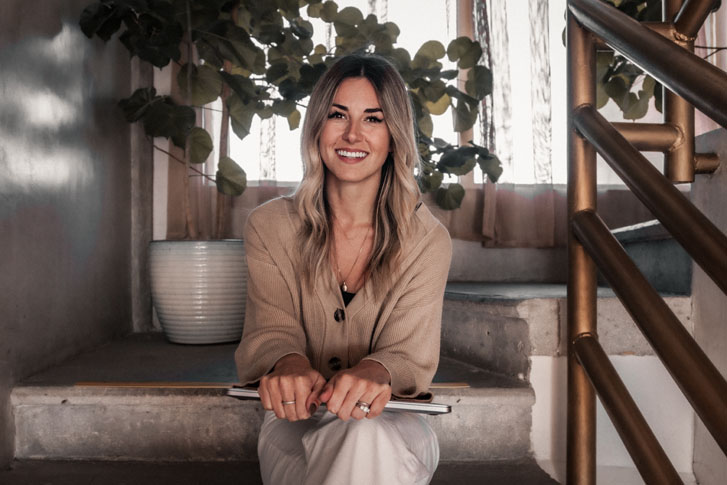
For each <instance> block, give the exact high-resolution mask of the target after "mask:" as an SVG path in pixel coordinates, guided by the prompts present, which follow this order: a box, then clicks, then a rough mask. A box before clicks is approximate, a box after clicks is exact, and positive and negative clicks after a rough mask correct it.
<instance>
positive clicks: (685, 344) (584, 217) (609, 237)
mask: <svg viewBox="0 0 727 485" xmlns="http://www.w3.org/2000/svg"><path fill="white" fill-rule="evenodd" d="M573 231H574V232H575V234H576V237H578V240H579V241H580V242H581V243H582V244H583V246H584V247H585V248H586V250H587V251H588V254H590V256H591V257H592V258H593V260H594V261H595V262H596V266H598V268H599V269H600V270H601V271H602V272H603V275H604V276H605V278H606V280H608V283H609V284H610V285H611V288H613V291H614V292H615V293H616V295H617V296H618V297H619V299H620V300H621V302H622V303H623V304H624V306H625V307H626V310H628V312H629V314H630V315H631V317H632V318H633V320H634V322H636V324H637V326H638V327H639V329H640V330H641V332H642V333H643V334H644V337H646V340H648V341H649V343H650V344H651V346H652V347H653V349H654V351H655V352H656V354H657V355H658V356H659V358H660V359H661V361H662V362H663V363H664V366H665V367H666V368H667V370H668V371H669V373H670V374H671V375H672V377H673V378H674V381H675V382H676V383H677V385H678V386H679V388H680V389H681V390H682V392H683V393H684V395H685V396H686V398H687V399H688V400H689V402H690V403H691V404H692V407H693V408H694V410H695V411H696V413H697V415H698V416H699V417H700V418H701V419H702V421H703V422H704V425H705V426H706V428H707V429H708V430H709V432H710V433H711V434H712V436H713V437H714V439H715V440H716V441H717V443H718V444H719V446H720V447H721V448H722V450H723V451H724V452H725V453H726V454H727V412H725V410H727V381H725V379H724V377H722V375H721V374H720V373H719V371H718V370H717V368H716V367H715V366H714V364H712V361H710V360H709V358H708V357H707V355H706V354H705V353H704V351H703V350H702V349H701V347H700V346H699V344H697V342H696V341H695V340H694V338H693V337H692V336H691V335H689V332H687V330H686V329H685V328H684V326H683V325H682V324H681V323H680V322H679V319H678V318H677V317H676V316H675V315H674V313H673V312H672V311H671V310H670V309H669V307H668V306H667V304H666V303H665V302H664V299H663V298H661V297H660V296H659V294H658V293H657V292H656V290H655V289H654V288H653V287H652V286H651V285H650V284H649V282H648V281H647V280H646V278H645V277H644V275H642V274H641V272H640V271H639V269H638V268H637V267H636V265H635V264H634V262H633V261H632V260H631V258H629V256H628V255H627V254H626V251H625V250H624V249H623V248H622V247H621V245H620V244H619V242H618V241H617V240H616V238H615V237H614V236H613V234H611V231H609V229H608V227H606V224H604V223H603V221H602V220H601V219H600V217H598V215H597V214H596V213H595V212H593V211H582V212H579V213H578V214H576V215H575V217H574V218H573Z"/></svg>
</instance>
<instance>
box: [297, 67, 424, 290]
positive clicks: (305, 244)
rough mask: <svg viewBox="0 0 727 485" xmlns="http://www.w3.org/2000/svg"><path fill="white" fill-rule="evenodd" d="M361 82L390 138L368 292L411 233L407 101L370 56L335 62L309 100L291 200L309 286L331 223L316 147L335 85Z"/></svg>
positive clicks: (325, 260) (325, 254) (387, 70)
mask: <svg viewBox="0 0 727 485" xmlns="http://www.w3.org/2000/svg"><path fill="white" fill-rule="evenodd" d="M360 77H363V78H366V79H367V80H368V81H369V82H370V83H371V84H372V86H373V87H374V90H375V91H376V96H377V97H378V99H379V104H380V106H381V109H382V111H383V113H384V120H385V122H386V126H387V128H388V129H389V134H390V136H391V142H390V149H391V153H390V154H389V157H388V158H387V159H386V162H385V163H384V165H383V167H382V169H381V170H382V174H381V184H380V186H379V192H378V194H377V197H376V203H375V207H374V215H373V226H374V243H373V249H372V250H371V257H370V258H369V261H368V266H367V268H366V271H365V272H364V275H365V277H369V278H371V279H372V280H373V283H374V288H379V289H383V288H385V287H386V286H388V285H386V283H388V282H389V281H390V279H391V274H392V268H393V265H394V263H395V262H396V260H397V259H398V258H399V256H400V255H401V248H402V241H403V240H404V238H405V237H406V235H407V234H408V233H409V231H410V230H411V224H412V220H413V215H414V210H415V208H416V204H417V201H418V200H419V195H420V193H419V187H418V185H417V182H416V180H415V178H414V167H415V166H416V165H417V164H418V163H419V153H418V150H417V145H416V141H415V138H414V119H413V115H412V109H411V104H410V101H409V96H408V94H407V91H406V86H405V85H404V80H403V79H402V78H401V76H400V75H399V73H398V72H397V70H396V68H394V66H393V65H391V64H390V63H389V62H388V61H386V60H385V59H383V58H381V57H378V56H374V55H358V54H356V55H349V56H345V57H342V58H341V59H339V60H338V61H337V62H336V63H335V64H334V65H333V66H331V67H330V69H328V71H327V72H326V73H325V75H324V76H323V77H322V78H321V79H320V80H319V81H318V83H317V84H316V86H315V88H314V89H313V93H312V94H311V96H310V101H309V103H308V108H307V111H306V115H305V121H304V122H303V132H302V134H301V155H302V157H303V165H304V171H303V180H302V181H301V182H300V185H299V186H298V188H297V190H296V191H295V194H294V195H293V200H294V204H295V208H296V210H297V212H298V215H299V216H300V218H301V219H302V221H303V224H302V226H301V230H300V232H299V233H298V244H299V248H300V264H301V267H300V271H301V275H302V276H303V278H304V279H306V280H307V282H308V283H309V284H310V285H311V286H313V284H314V280H315V278H317V277H320V276H321V275H323V274H324V273H323V269H324V268H327V267H328V266H327V265H328V264H329V254H330V251H331V242H332V237H331V231H332V219H331V217H330V213H329V207H328V204H327V201H326V195H325V190H324V182H325V176H326V168H325V166H324V164H323V160H322V159H321V153H320V150H319V146H318V142H319V140H320V135H321V131H322V130H323V126H324V125H325V123H326V120H327V119H328V114H329V110H330V108H331V105H332V103H333V98H334V96H335V94H336V91H337V89H338V86H340V84H341V83H342V82H343V81H344V80H345V79H348V78H360Z"/></svg>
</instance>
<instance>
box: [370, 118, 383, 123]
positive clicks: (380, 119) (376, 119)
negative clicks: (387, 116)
mask: <svg viewBox="0 0 727 485" xmlns="http://www.w3.org/2000/svg"><path fill="white" fill-rule="evenodd" d="M366 120H367V121H370V122H372V123H382V122H383V121H384V119H383V118H377V117H376V116H369V117H368V118H366Z"/></svg>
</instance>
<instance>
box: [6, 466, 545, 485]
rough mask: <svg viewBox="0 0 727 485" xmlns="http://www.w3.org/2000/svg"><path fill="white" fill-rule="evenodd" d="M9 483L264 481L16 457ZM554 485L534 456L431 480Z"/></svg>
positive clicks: (234, 472)
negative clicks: (530, 458)
mask: <svg viewBox="0 0 727 485" xmlns="http://www.w3.org/2000/svg"><path fill="white" fill-rule="evenodd" d="M0 483H3V484H4V485H97V484H104V485H122V484H123V485H125V484H130V483H133V484H135V485H165V484H174V485H201V484H204V485H233V484H234V485H238V484H244V485H261V484H262V480H261V478H260V472H259V470H258V465H257V463H256V462H225V463H220V462H215V463H213V462H197V463H146V462H109V461H103V462H77V461H32V460H30V461H16V462H15V463H13V465H12V468H11V469H10V470H3V471H0ZM483 483H486V484H488V485H512V484H518V485H554V484H556V483H557V482H556V481H554V480H552V479H551V478H549V477H548V475H547V474H546V473H545V472H543V471H542V470H541V469H540V468H538V466H537V465H536V464H535V463H534V462H533V461H532V460H513V461H489V462H477V463H453V462H445V463H440V465H439V467H438V468H437V471H436V472H435V474H434V478H433V479H432V482H431V484H432V485H480V484H483Z"/></svg>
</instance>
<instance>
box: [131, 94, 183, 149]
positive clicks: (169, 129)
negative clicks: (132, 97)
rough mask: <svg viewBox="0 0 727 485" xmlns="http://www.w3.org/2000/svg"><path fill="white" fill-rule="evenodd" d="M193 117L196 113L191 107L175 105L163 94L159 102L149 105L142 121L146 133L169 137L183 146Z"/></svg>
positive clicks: (153, 135)
mask: <svg viewBox="0 0 727 485" xmlns="http://www.w3.org/2000/svg"><path fill="white" fill-rule="evenodd" d="M195 119H196V114H195V112H194V110H193V109H192V108H190V107H189V106H180V105H177V104H175V103H174V102H173V101H172V100H171V98H169V97H168V96H165V97H164V98H163V99H162V101H161V102H155V103H152V104H151V105H149V108H148V109H147V111H146V112H145V113H144V116H143V118H142V122H143V123H144V132H145V133H146V134H147V135H149V136H151V137H157V136H162V137H165V138H170V139H171V140H172V143H174V144H175V145H176V146H178V147H180V148H184V147H185V145H186V139H187V135H188V134H189V131H190V130H191V129H192V127H193V126H194V122H195Z"/></svg>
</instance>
